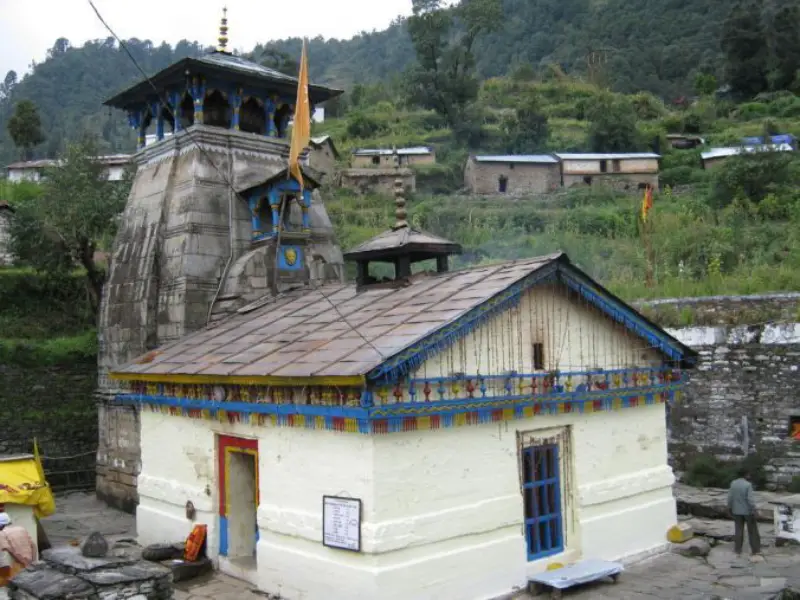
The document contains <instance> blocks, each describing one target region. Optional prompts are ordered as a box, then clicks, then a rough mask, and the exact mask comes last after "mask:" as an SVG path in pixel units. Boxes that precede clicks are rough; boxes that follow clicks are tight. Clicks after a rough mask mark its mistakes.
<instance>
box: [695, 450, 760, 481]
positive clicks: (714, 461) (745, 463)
mask: <svg viewBox="0 0 800 600" xmlns="http://www.w3.org/2000/svg"><path fill="white" fill-rule="evenodd" d="M765 463H766V461H765V460H764V457H763V456H761V455H759V454H749V455H748V456H746V457H745V458H743V459H742V460H739V461H730V462H726V461H723V460H720V459H718V458H716V457H714V456H711V455H709V454H700V455H698V456H697V457H695V458H694V460H692V461H691V462H690V463H689V465H688V467H687V469H686V475H685V481H686V484H687V485H691V486H693V487H710V488H721V489H725V488H727V487H729V486H730V484H731V482H732V481H733V480H734V479H736V478H737V476H738V475H737V471H738V470H739V469H740V468H741V467H745V468H747V469H748V470H749V472H750V481H751V482H752V484H753V487H754V488H755V489H764V487H765V486H766V484H767V475H766V471H765V470H764V465H765Z"/></svg>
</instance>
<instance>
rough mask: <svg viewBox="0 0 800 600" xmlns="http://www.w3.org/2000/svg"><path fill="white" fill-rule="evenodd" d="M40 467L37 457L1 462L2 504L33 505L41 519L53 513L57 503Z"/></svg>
mask: <svg viewBox="0 0 800 600" xmlns="http://www.w3.org/2000/svg"><path fill="white" fill-rule="evenodd" d="M40 469H41V465H40V464H39V462H38V461H37V460H36V459H35V458H21V459H19V460H9V461H2V462H0V504H24V505H26V506H32V507H33V512H34V514H35V515H36V517H37V518H39V519H41V518H42V517H48V516H50V515H52V514H53V513H54V512H55V511H56V503H55V500H54V499H53V492H52V491H51V490H50V486H49V485H47V482H46V481H45V480H44V478H43V477H42V476H41V475H40V472H41V471H40Z"/></svg>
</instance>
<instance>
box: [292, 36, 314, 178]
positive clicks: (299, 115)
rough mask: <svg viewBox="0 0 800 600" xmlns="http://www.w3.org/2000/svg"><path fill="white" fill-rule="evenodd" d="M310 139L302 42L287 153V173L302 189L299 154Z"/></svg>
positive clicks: (306, 68) (306, 67)
mask: <svg viewBox="0 0 800 600" xmlns="http://www.w3.org/2000/svg"><path fill="white" fill-rule="evenodd" d="M310 139H311V102H310V101H309V99H308V57H307V56H306V41H305V40H303V54H302V56H301V57H300V75H299V76H298V77H297V102H296V103H295V106H294V125H293V126H292V146H291V150H290V151H289V173H291V174H292V175H293V176H294V178H295V179H297V182H298V183H299V184H300V189H302V188H303V173H302V172H301V170H300V154H301V153H302V152H303V150H305V149H306V148H307V147H308V144H309V141H310Z"/></svg>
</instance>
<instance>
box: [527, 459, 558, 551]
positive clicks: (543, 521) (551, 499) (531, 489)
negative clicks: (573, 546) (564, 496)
mask: <svg viewBox="0 0 800 600" xmlns="http://www.w3.org/2000/svg"><path fill="white" fill-rule="evenodd" d="M560 475H561V473H560V468H559V459H558V444H543V445H538V446H530V447H527V448H523V449H522V493H523V495H524V504H525V539H526V541H527V546H528V560H536V559H539V558H543V557H545V556H551V555H553V554H558V553H559V552H562V551H563V550H564V528H563V517H562V512H561V476H560Z"/></svg>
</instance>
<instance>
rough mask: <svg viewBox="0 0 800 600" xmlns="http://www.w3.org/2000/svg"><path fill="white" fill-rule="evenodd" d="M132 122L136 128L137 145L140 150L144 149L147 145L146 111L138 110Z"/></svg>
mask: <svg viewBox="0 0 800 600" xmlns="http://www.w3.org/2000/svg"><path fill="white" fill-rule="evenodd" d="M132 117H133V118H132V121H131V124H132V125H133V126H134V127H135V128H136V134H137V135H136V145H137V147H139V148H144V145H145V143H146V141H147V140H146V139H145V135H144V111H143V110H142V109H139V110H137V111H136V112H134V113H133V114H132Z"/></svg>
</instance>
